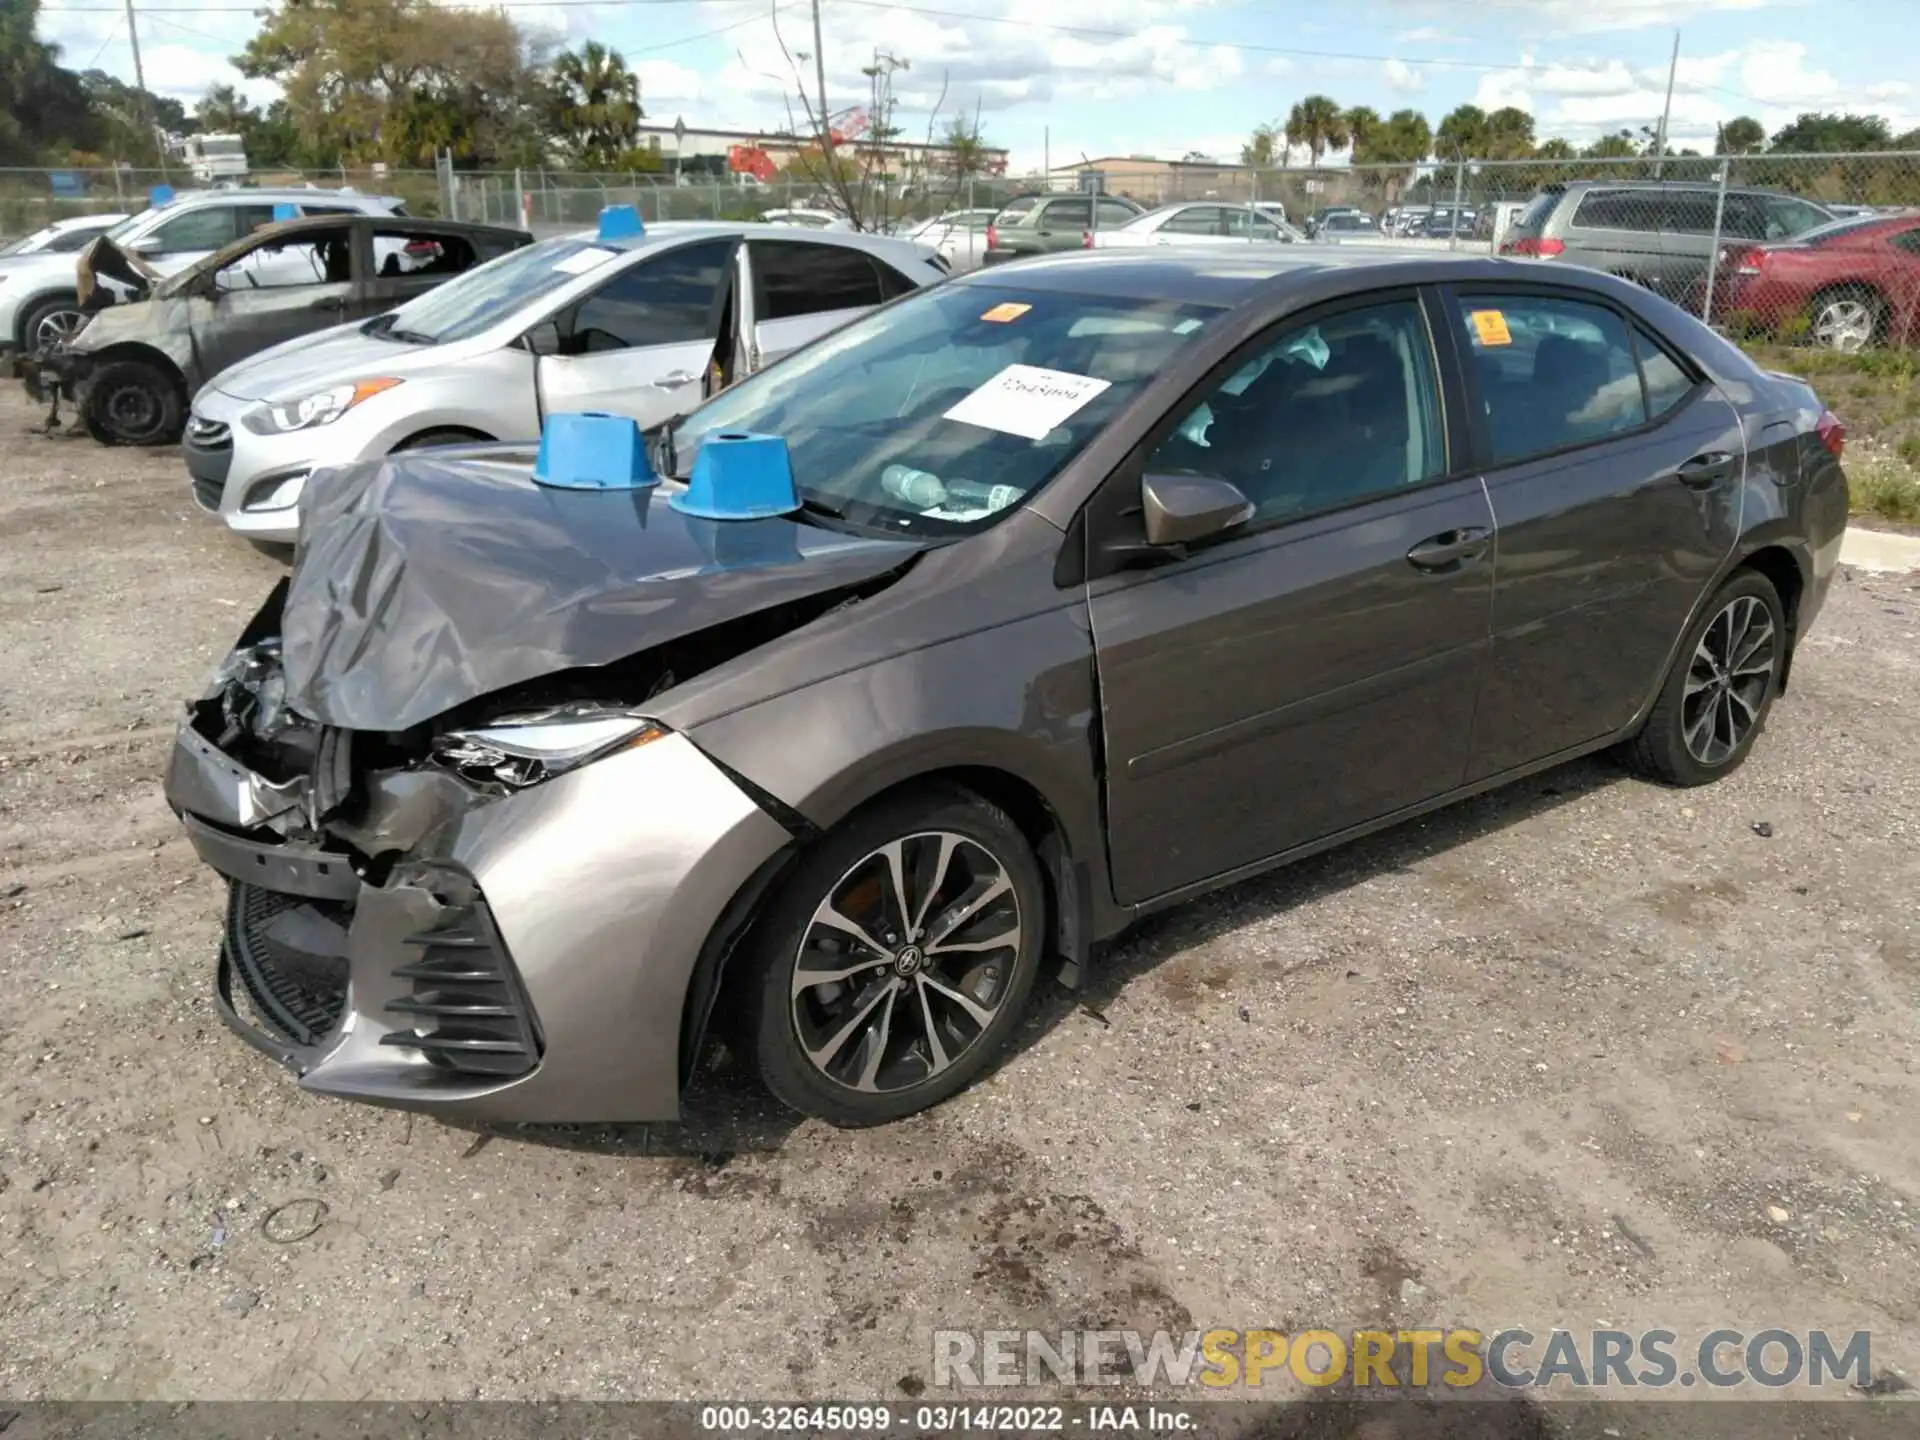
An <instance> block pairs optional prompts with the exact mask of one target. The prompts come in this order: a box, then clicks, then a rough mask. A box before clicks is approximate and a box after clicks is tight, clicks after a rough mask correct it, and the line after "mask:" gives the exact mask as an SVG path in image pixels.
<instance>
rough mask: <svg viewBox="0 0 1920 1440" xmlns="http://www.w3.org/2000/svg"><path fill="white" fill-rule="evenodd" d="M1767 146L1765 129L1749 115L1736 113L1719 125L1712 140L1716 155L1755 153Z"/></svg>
mask: <svg viewBox="0 0 1920 1440" xmlns="http://www.w3.org/2000/svg"><path fill="white" fill-rule="evenodd" d="M1766 148H1767V131H1766V127H1765V126H1763V125H1762V124H1761V123H1760V122H1759V121H1758V120H1756V119H1754V118H1753V117H1752V116H1751V115H1736V116H1734V117H1733V119H1731V120H1729V121H1727V123H1726V124H1724V125H1722V126H1721V127H1720V134H1719V137H1718V138H1717V139H1715V141H1714V142H1713V153H1714V154H1716V155H1757V154H1759V153H1760V151H1762V150H1764V149H1766Z"/></svg>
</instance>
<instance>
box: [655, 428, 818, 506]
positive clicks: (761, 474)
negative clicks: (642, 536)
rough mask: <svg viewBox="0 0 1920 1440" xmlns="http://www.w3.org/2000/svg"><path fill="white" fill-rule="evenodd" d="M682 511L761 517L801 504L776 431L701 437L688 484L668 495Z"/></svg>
mask: <svg viewBox="0 0 1920 1440" xmlns="http://www.w3.org/2000/svg"><path fill="white" fill-rule="evenodd" d="M667 504H669V505H671V506H672V507H673V508H674V509H676V510H678V511H679V512H680V513H681V514H682V515H694V516H697V517H699V518H700V519H702V520H766V519H769V518H771V517H772V516H775V515H791V514H792V513H793V512H794V511H796V510H798V509H799V508H800V494H799V492H798V491H797V490H795V489H794V485H793V461H792V460H791V458H789V456H788V455H787V442H786V441H785V440H783V439H782V438H781V437H780V436H778V435H756V434H754V433H752V432H751V431H746V430H722V431H720V432H719V433H718V434H715V435H709V436H707V437H706V439H704V440H702V441H701V442H700V450H699V453H698V454H696V455H695V456H694V457H693V476H692V478H691V479H689V480H688V481H687V488H686V489H685V490H684V491H683V492H681V493H680V494H677V495H670V496H668V497H667Z"/></svg>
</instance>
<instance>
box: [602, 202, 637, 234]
mask: <svg viewBox="0 0 1920 1440" xmlns="http://www.w3.org/2000/svg"><path fill="white" fill-rule="evenodd" d="M646 233H647V227H646V226H644V225H642V224H641V223H640V212H639V211H638V210H636V209H634V208H633V206H631V205H609V206H607V208H606V209H604V210H602V211H601V212H600V238H601V239H602V240H638V239H639V238H640V237H641V236H642V235H644V234H646Z"/></svg>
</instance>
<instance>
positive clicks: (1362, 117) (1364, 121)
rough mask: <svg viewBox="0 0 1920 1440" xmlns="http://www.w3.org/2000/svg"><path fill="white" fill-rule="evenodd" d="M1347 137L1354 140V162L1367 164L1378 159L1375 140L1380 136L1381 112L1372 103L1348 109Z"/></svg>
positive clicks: (1346, 117)
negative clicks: (1374, 148) (1374, 145)
mask: <svg viewBox="0 0 1920 1440" xmlns="http://www.w3.org/2000/svg"><path fill="white" fill-rule="evenodd" d="M1345 119H1346V122H1347V138H1348V139H1349V140H1351V141H1352V142H1353V163H1354V164H1356V165H1365V164H1368V163H1370V162H1371V161H1373V160H1374V159H1376V158H1377V157H1376V156H1375V155H1374V154H1373V142H1374V141H1375V139H1377V138H1378V137H1379V134H1380V127H1381V124H1382V122H1381V119H1380V112H1379V111H1378V110H1376V109H1374V108H1373V107H1372V106H1371V105H1356V106H1354V107H1353V108H1352V109H1351V110H1349V111H1347V113H1346V116H1345Z"/></svg>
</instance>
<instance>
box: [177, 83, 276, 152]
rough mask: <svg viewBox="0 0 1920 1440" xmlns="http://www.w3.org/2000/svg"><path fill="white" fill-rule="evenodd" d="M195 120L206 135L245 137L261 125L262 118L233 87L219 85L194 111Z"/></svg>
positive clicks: (212, 88)
mask: <svg viewBox="0 0 1920 1440" xmlns="http://www.w3.org/2000/svg"><path fill="white" fill-rule="evenodd" d="M193 118H194V120H195V121H196V122H197V123H198V124H199V127H200V132H201V133H202V134H203V135H245V134H246V133H247V132H248V131H249V130H252V129H253V128H254V127H256V126H257V125H259V123H260V119H261V116H260V112H259V111H258V110H256V109H255V108H254V106H253V103H252V102H251V101H250V100H248V99H247V97H246V96H244V95H242V94H241V93H240V92H239V91H238V90H236V89H234V88H233V86H231V85H215V86H213V87H211V88H210V89H209V90H208V91H207V93H206V94H204V95H202V96H201V97H200V100H199V103H198V104H196V105H195V106H194V107H193ZM248 153H252V152H251V147H249V152H248Z"/></svg>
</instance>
